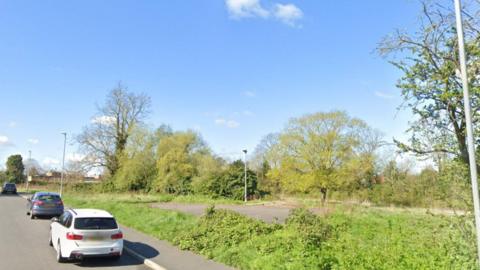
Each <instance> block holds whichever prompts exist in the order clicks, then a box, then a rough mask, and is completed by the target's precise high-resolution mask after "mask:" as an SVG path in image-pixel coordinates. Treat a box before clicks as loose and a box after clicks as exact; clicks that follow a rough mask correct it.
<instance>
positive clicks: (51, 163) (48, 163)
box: [42, 157, 60, 168]
mask: <svg viewBox="0 0 480 270" xmlns="http://www.w3.org/2000/svg"><path fill="white" fill-rule="evenodd" d="M42 164H43V165H44V166H45V167H48V168H51V167H55V166H58V165H60V160H58V159H55V158H51V157H46V158H44V159H43V161H42Z"/></svg>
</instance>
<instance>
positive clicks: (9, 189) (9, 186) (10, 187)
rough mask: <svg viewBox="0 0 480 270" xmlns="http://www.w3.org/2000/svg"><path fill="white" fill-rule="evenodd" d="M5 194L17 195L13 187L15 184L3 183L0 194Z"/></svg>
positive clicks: (15, 188)
mask: <svg viewBox="0 0 480 270" xmlns="http://www.w3.org/2000/svg"><path fill="white" fill-rule="evenodd" d="M6 193H11V194H17V186H16V185H15V183H7V182H5V183H3V186H2V194H6Z"/></svg>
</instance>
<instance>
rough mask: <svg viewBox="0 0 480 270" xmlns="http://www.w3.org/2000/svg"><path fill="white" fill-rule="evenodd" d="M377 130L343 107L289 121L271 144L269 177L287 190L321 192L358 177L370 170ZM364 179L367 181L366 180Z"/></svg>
mask: <svg viewBox="0 0 480 270" xmlns="http://www.w3.org/2000/svg"><path fill="white" fill-rule="evenodd" d="M380 138H381V136H380V134H379V133H378V132H376V131H375V130H373V129H371V128H370V127H368V126H367V124H366V123H365V122H363V121H362V120H360V119H357V118H352V117H350V116H348V115H347V114H346V113H345V112H342V111H333V112H328V113H315V114H309V115H305V116H303V117H300V118H294V119H292V120H290V122H289V123H288V125H287V127H286V128H285V129H284V130H283V132H281V134H280V135H279V140H278V143H277V144H276V145H275V146H274V147H272V150H271V151H272V152H273V154H272V155H273V156H275V158H276V159H277V161H276V162H272V164H271V165H272V169H271V171H270V172H269V177H271V178H273V179H278V180H279V181H280V183H281V185H282V187H283V189H284V190H285V191H287V192H304V193H307V192H315V191H317V192H321V193H322V194H323V199H324V200H326V198H327V193H328V191H329V190H331V189H337V188H340V187H342V186H347V185H349V184H351V182H353V181H362V180H364V179H365V178H368V177H371V175H372V174H373V170H374V168H373V164H374V163H373V155H374V154H375V153H374V152H375V150H376V149H377V148H378V147H379V145H380ZM367 180H368V179H367Z"/></svg>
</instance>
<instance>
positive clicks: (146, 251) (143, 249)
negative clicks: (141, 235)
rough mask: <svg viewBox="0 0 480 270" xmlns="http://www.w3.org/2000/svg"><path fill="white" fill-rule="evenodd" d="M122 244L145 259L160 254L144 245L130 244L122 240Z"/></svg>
mask: <svg viewBox="0 0 480 270" xmlns="http://www.w3.org/2000/svg"><path fill="white" fill-rule="evenodd" d="M123 244H124V246H126V247H128V248H129V249H131V250H133V251H135V252H137V253H138V254H140V255H142V256H143V257H145V258H147V259H152V258H155V257H157V256H158V255H159V254H160V252H159V251H158V250H156V249H155V248H153V247H151V246H149V245H147V244H144V243H139V242H130V241H128V240H124V242H123Z"/></svg>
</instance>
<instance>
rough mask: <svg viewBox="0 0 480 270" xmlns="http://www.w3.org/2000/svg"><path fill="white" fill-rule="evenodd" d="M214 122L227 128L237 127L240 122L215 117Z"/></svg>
mask: <svg viewBox="0 0 480 270" xmlns="http://www.w3.org/2000/svg"><path fill="white" fill-rule="evenodd" d="M215 124H216V125H218V126H224V127H227V128H238V127H239V126H240V123H238V122H237V121H235V120H227V119H224V118H217V119H215Z"/></svg>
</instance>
